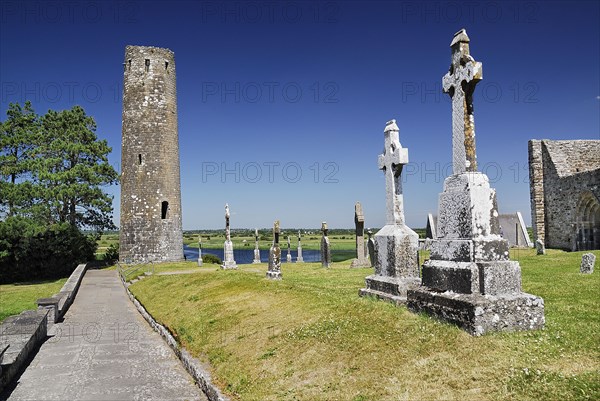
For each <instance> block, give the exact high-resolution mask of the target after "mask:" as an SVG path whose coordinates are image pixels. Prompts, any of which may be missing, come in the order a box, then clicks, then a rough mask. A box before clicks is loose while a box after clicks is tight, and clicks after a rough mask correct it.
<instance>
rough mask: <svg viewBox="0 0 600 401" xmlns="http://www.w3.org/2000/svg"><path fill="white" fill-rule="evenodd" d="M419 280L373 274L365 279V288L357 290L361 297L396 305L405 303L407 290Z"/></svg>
mask: <svg viewBox="0 0 600 401" xmlns="http://www.w3.org/2000/svg"><path fill="white" fill-rule="evenodd" d="M419 284H420V280H419V278H404V279H402V278H395V277H384V276H379V275H376V274H373V275H371V276H368V277H366V278H365V288H362V289H361V290H359V292H358V295H359V296H361V297H366V296H374V297H376V298H378V299H381V300H384V301H388V302H391V303H393V304H396V305H401V304H405V303H406V294H407V291H408V289H409V288H411V287H413V286H415V287H416V286H418V285H419Z"/></svg>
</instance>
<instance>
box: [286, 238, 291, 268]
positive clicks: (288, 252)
mask: <svg viewBox="0 0 600 401" xmlns="http://www.w3.org/2000/svg"><path fill="white" fill-rule="evenodd" d="M287 242H288V244H287V245H288V250H287V256H286V258H285V261H286V262H287V263H292V249H291V248H292V243H291V242H290V236H289V235H288V237H287Z"/></svg>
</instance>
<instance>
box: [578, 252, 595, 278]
mask: <svg viewBox="0 0 600 401" xmlns="http://www.w3.org/2000/svg"><path fill="white" fill-rule="evenodd" d="M595 264H596V255H594V254H593V253H584V254H583V255H581V266H579V271H580V272H581V273H583V274H592V273H593V272H594V265H595Z"/></svg>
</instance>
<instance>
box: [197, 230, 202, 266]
mask: <svg viewBox="0 0 600 401" xmlns="http://www.w3.org/2000/svg"><path fill="white" fill-rule="evenodd" d="M198 266H202V236H201V235H199V236H198Z"/></svg>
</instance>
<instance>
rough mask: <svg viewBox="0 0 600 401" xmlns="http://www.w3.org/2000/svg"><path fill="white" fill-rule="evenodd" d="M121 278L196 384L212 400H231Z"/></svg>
mask: <svg viewBox="0 0 600 401" xmlns="http://www.w3.org/2000/svg"><path fill="white" fill-rule="evenodd" d="M119 278H120V279H121V282H122V283H123V287H124V288H125V291H126V292H127V296H128V297H129V300H130V301H131V302H132V303H133V305H134V306H135V308H136V309H137V310H138V312H139V313H140V315H142V317H143V318H144V319H145V320H146V322H148V324H149V325H150V327H152V329H153V330H154V331H156V332H157V333H158V334H160V336H161V337H162V338H163V340H164V341H165V342H166V343H167V344H168V345H169V347H170V348H171V349H172V350H173V352H174V353H175V355H177V358H179V360H180V361H181V363H182V364H183V366H184V368H185V370H186V371H187V372H188V373H189V374H190V375H191V376H192V377H193V378H194V380H196V384H197V385H198V387H200V389H201V390H202V391H203V392H204V394H205V395H206V396H207V397H208V399H209V400H210V401H229V398H227V397H225V396H224V395H223V394H221V391H220V390H219V389H218V387H217V386H215V385H214V384H213V383H212V378H211V376H210V373H208V372H207V371H206V370H205V369H204V368H203V367H202V364H201V363H200V361H198V359H196V358H194V357H193V356H192V355H191V354H190V353H189V352H188V351H187V350H186V349H185V348H183V347H181V346H180V345H179V344H178V343H177V340H175V337H173V335H172V334H171V333H170V332H169V330H167V328H166V327H165V326H163V325H162V324H160V323H158V322H157V321H156V320H155V319H154V317H152V315H151V314H150V312H148V311H147V310H146V308H144V306H143V305H142V304H141V303H140V301H138V300H137V298H136V297H135V295H133V294H132V293H131V291H129V288H128V286H127V282H125V280H123V277H121V275H120V274H119Z"/></svg>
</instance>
